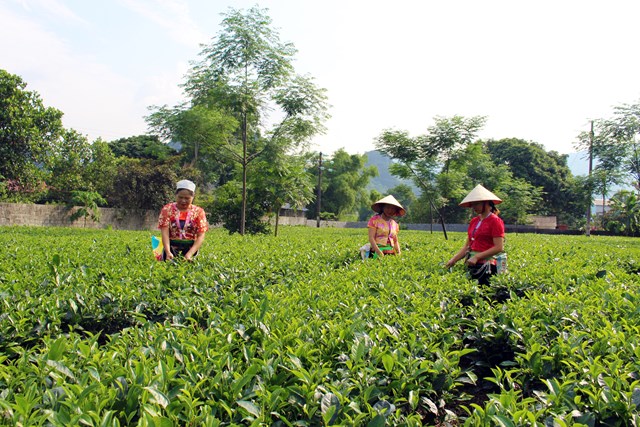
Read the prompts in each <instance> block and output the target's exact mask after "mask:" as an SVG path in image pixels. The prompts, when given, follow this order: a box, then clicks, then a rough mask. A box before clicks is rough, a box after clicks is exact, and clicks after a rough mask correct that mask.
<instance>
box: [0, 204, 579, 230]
mask: <svg viewBox="0 0 640 427" xmlns="http://www.w3.org/2000/svg"><path fill="white" fill-rule="evenodd" d="M77 209H78V208H77V207H74V208H68V207H66V206H61V205H33V204H22V203H0V226H8V225H30V226H52V227H80V228H82V227H86V228H107V227H111V228H113V229H114V230H156V229H157V226H158V214H159V211H158V212H156V211H145V210H135V209H114V208H99V210H100V221H99V222H93V221H92V220H91V219H89V218H87V221H86V225H85V220H84V218H80V219H78V220H76V221H74V222H71V221H70V217H71V215H72V214H73V212H75V211H76V210H77ZM551 218H552V219H553V224H555V217H551ZM279 221H280V225H282V226H287V225H298V226H307V227H316V226H317V222H316V220H315V219H306V218H301V217H287V216H281V217H280V219H279ZM272 224H275V219H273V220H272ZM211 226H212V227H215V226H216V225H211ZM467 226H468V225H467V224H446V230H447V232H449V231H459V232H464V231H467ZM320 227H333V228H367V222H366V221H352V222H347V221H320ZM401 227H402V229H405V230H422V231H433V232H434V233H441V232H442V226H441V225H440V224H405V223H402V224H401ZM505 230H506V232H507V233H514V232H515V233H541V232H550V233H554V232H558V230H555V225H554V226H553V228H551V222H545V221H542V222H538V223H537V224H536V225H518V226H514V225H509V224H507V225H505ZM566 234H569V233H566Z"/></svg>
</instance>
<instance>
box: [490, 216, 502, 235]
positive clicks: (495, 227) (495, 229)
mask: <svg viewBox="0 0 640 427" xmlns="http://www.w3.org/2000/svg"><path fill="white" fill-rule="evenodd" d="M491 237H504V222H503V221H502V219H500V217H496V220H495V221H492V222H491Z"/></svg>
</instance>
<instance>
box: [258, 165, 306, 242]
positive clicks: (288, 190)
mask: <svg viewBox="0 0 640 427" xmlns="http://www.w3.org/2000/svg"><path fill="white" fill-rule="evenodd" d="M254 181H257V182H254ZM251 188H252V189H255V190H253V191H256V192H257V193H258V194H263V195H264V198H265V199H266V200H267V201H268V203H269V211H268V214H274V215H275V218H276V224H275V230H274V234H275V235H276V236H277V235H278V224H279V217H280V208H281V207H282V206H283V205H284V204H285V203H288V204H289V205H291V206H292V207H293V208H294V209H302V208H304V207H305V206H307V204H309V203H310V202H311V201H312V200H313V196H314V193H313V188H314V177H313V175H311V174H310V173H309V172H307V170H306V169H305V158H304V157H303V156H289V155H282V154H281V153H279V152H276V153H273V154H272V155H268V156H265V158H264V159H263V160H262V161H260V162H259V163H258V165H257V167H256V172H255V173H254V174H253V179H252V180H251Z"/></svg>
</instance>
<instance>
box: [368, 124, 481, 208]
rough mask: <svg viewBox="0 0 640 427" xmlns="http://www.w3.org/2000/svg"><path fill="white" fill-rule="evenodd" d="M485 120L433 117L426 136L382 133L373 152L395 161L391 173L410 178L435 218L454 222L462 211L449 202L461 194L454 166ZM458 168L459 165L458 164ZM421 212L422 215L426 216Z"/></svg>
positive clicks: (460, 181) (459, 176)
mask: <svg viewBox="0 0 640 427" xmlns="http://www.w3.org/2000/svg"><path fill="white" fill-rule="evenodd" d="M485 122H486V118H485V117H483V116H475V117H470V118H465V117H462V116H453V117H448V118H447V117H436V118H434V124H433V125H432V126H430V127H429V128H427V131H428V133H427V134H425V135H419V136H417V137H410V136H409V134H408V133H407V132H406V131H397V130H384V131H383V132H382V133H381V134H380V136H378V137H377V138H376V142H375V144H376V148H377V149H378V150H380V151H382V152H383V153H385V154H387V155H388V156H389V157H391V158H393V159H396V160H398V161H399V164H397V165H394V167H393V169H392V170H391V172H392V173H393V174H394V175H397V176H399V177H401V178H405V179H407V178H411V179H413V180H414V182H415V183H416V185H418V186H419V187H420V188H421V189H422V190H423V194H422V195H421V197H420V198H421V199H422V200H425V201H427V202H428V203H429V206H430V207H433V208H436V209H438V212H437V214H438V216H440V218H441V219H442V216H441V215H443V214H444V217H446V218H447V219H448V220H451V219H452V218H451V217H450V215H452V214H453V215H454V220H456V219H457V218H458V217H461V216H462V215H463V211H462V210H461V209H459V208H458V207H457V205H455V204H454V203H453V202H454V201H455V200H459V199H460V197H461V196H462V197H464V196H463V192H464V191H465V187H466V186H465V185H464V182H463V178H464V174H463V172H462V171H454V170H452V169H455V168H453V167H452V166H451V165H452V162H455V161H456V159H458V158H459V157H460V156H461V155H462V153H464V152H465V150H466V149H467V147H468V145H469V144H471V143H472V142H473V139H474V138H475V135H476V134H477V132H478V131H479V130H480V129H481V128H482V126H484V124H485ZM458 164H460V162H458ZM426 213H427V212H426V210H423V212H422V214H423V215H424V214H426Z"/></svg>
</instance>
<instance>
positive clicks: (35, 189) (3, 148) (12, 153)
mask: <svg viewBox="0 0 640 427" xmlns="http://www.w3.org/2000/svg"><path fill="white" fill-rule="evenodd" d="M26 86H27V84H26V83H25V82H24V81H23V80H22V79H21V78H20V77H19V76H17V75H13V74H10V73H8V72H7V71H5V70H0V180H1V181H2V182H3V183H4V184H3V186H2V190H1V191H0V197H3V198H4V199H11V200H16V201H19V200H24V201H34V200H37V199H38V198H40V197H41V196H42V195H43V194H44V192H45V190H46V187H45V186H44V181H45V178H46V171H45V169H44V168H43V164H44V163H45V162H46V160H47V158H48V157H49V155H50V154H51V153H52V152H53V151H55V148H56V144H57V140H58V136H59V135H60V134H61V132H62V130H63V127H62V120H61V119H62V112H61V111H59V110H57V109H55V108H51V107H45V106H44V104H43V102H42V100H41V99H40V96H39V95H38V93H37V92H31V91H27V90H26Z"/></svg>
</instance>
